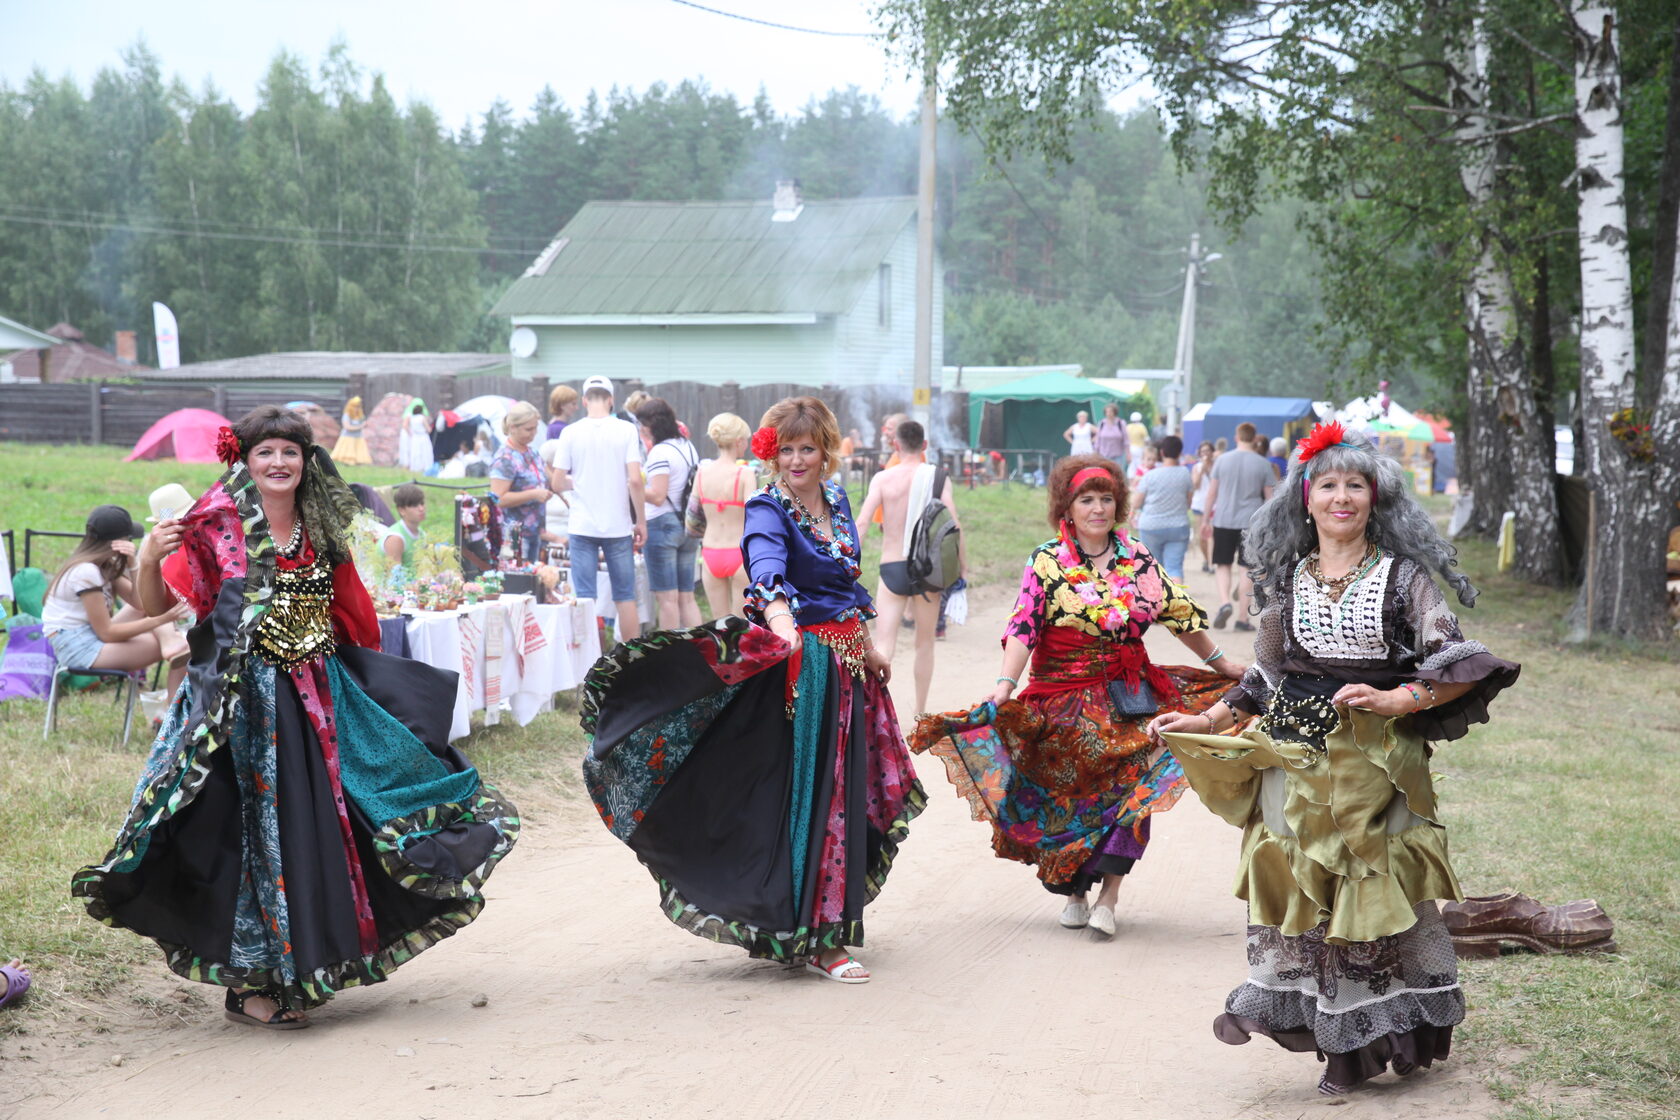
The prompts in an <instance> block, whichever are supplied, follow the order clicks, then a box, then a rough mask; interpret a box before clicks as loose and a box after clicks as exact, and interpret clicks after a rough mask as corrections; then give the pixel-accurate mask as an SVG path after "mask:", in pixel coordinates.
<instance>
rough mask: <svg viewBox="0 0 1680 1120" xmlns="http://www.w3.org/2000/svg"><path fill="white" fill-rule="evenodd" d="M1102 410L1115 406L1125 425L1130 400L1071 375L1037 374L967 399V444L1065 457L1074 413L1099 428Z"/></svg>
mask: <svg viewBox="0 0 1680 1120" xmlns="http://www.w3.org/2000/svg"><path fill="white" fill-rule="evenodd" d="M1105 404H1116V405H1119V406H1120V414H1121V417H1122V419H1124V418H1125V417H1126V416H1127V415H1129V413H1128V412H1127V409H1129V408H1130V407H1131V404H1132V398H1131V397H1128V396H1126V395H1125V394H1123V393H1118V392H1116V391H1114V390H1113V389H1110V388H1107V387H1105V386H1103V385H1099V384H1097V383H1096V382H1095V381H1093V380H1091V379H1089V378H1084V377H1075V376H1073V375H1072V374H1070V373H1040V374H1037V375H1035V376H1032V377H1023V378H1021V379H1020V380H1018V381H1008V382H1005V383H1004V384H1002V385H994V386H992V387H991V388H988V389H976V390H975V391H974V392H972V393H970V394H969V395H968V438H969V443H970V444H971V445H973V446H975V447H993V448H1008V449H1010V450H1019V451H1046V452H1049V453H1050V454H1051V455H1055V456H1062V455H1066V454H1067V451H1068V445H1067V440H1065V439H1063V438H1062V433H1063V432H1065V431H1067V430H1068V425H1070V424H1072V423H1073V418H1074V413H1076V412H1078V411H1080V410H1081V409H1083V410H1085V411H1086V412H1088V413H1090V414H1091V422H1092V423H1097V422H1099V421H1101V420H1102V410H1103V405H1105Z"/></svg>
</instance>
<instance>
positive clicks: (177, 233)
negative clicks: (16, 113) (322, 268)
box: [0, 212, 517, 256]
mask: <svg viewBox="0 0 1680 1120" xmlns="http://www.w3.org/2000/svg"><path fill="white" fill-rule="evenodd" d="M0 222H21V223H23V224H25V225H34V226H53V227H59V228H65V229H108V230H121V231H124V232H127V233H144V234H152V235H155V236H160V237H208V238H212V239H215V240H218V241H258V242H263V243H266V244H272V245H316V246H323V247H331V248H339V249H403V250H407V251H410V252H415V253H470V254H472V255H474V256H482V255H484V254H486V253H509V252H517V250H510V249H489V248H486V247H484V246H482V245H446V244H433V243H427V242H423V241H417V242H414V243H413V244H409V243H407V242H399V241H354V240H351V239H349V238H343V237H282V236H278V235H275V234H262V233H231V232H227V231H224V230H200V229H175V228H171V227H168V226H156V225H139V224H136V223H133V222H109V221H82V220H78V219H74V218H35V217H30V216H28V215H24V214H7V213H4V212H0Z"/></svg>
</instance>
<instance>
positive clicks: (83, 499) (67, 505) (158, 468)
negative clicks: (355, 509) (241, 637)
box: [0, 443, 454, 576]
mask: <svg viewBox="0 0 1680 1120" xmlns="http://www.w3.org/2000/svg"><path fill="white" fill-rule="evenodd" d="M124 454H125V452H124V451H123V449H122V448H120V447H106V446H70V447H66V446H55V445H50V444H39V443H6V444H0V529H11V530H13V531H14V532H15V533H16V541H17V550H18V555H17V556H14V557H12V558H11V560H12V567H13V569H17V568H20V567H22V566H23V531H24V530H25V529H50V530H56V531H62V532H70V533H80V532H81V531H82V530H83V528H84V526H85V525H86V522H87V515H88V511H90V510H91V509H93V507H95V506H100V505H107V504H110V505H119V506H123V507H124V508H126V509H127V510H128V512H129V513H130V514H131V515H132V516H133V517H134V519H135V520H137V521H140V522H142V523H144V522H145V520H146V517H147V516H148V515H149V514H150V512H151V509H150V507H149V506H148V505H147V504H146V497H147V495H149V494H150V493H151V492H152V491H153V490H155V489H157V488H158V487H159V486H162V485H164V484H165V483H168V482H179V483H180V484H181V485H182V486H185V487H186V488H187V492H188V493H190V494H192V495H193V496H194V497H197V496H198V495H199V494H201V493H203V492H204V491H205V490H206V489H207V488H208V487H209V486H210V484H211V483H212V482H215V481H216V479H218V478H220V477H221V474H222V467H221V464H219V463H177V462H175V460H173V459H161V460H152V461H149V462H138V463H125V462H123V461H122V458H123V455H124ZM342 471H343V474H344V477H345V478H346V479H347V480H348V481H350V482H365V483H367V484H368V485H369V486H389V485H391V484H393V483H398V482H408V481H410V480H411V479H412V478H413V477H414V476H413V474H412V473H410V472H408V471H402V470H397V469H395V468H388V467H344V468H342ZM426 496H427V499H428V500H427V502H426V529H427V531H428V532H429V533H431V534H432V538H433V539H434V540H452V539H453V533H454V527H453V525H452V523H451V509H452V506H451V503H450V502H449V501H448V500H447V499H448V498H449V492H448V491H446V490H432V489H428V490H427V491H426ZM75 546H76V542H75V541H72V540H62V539H56V538H49V539H46V540H37V541H36V546H35V555H34V556H33V558H32V562H33V563H34V566H35V567H37V568H41V569H44V570H45V571H46V572H47V574H48V575H49V576H50V575H51V574H52V573H53V572H54V571H55V570H56V569H57V567H58V565H59V564H61V563H62V562H63V561H64V559H65V557H67V556H69V555H70V550H71V549H73V548H74V547H75Z"/></svg>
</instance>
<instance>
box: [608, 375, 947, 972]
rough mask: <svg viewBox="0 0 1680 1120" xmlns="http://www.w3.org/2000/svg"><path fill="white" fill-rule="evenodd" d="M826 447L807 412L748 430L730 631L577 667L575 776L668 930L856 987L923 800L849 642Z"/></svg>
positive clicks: (886, 704)
mask: <svg viewBox="0 0 1680 1120" xmlns="http://www.w3.org/2000/svg"><path fill="white" fill-rule="evenodd" d="M839 448H840V431H839V426H838V425H837V424H836V423H835V419H834V414H833V413H832V412H830V411H829V409H828V406H827V405H825V404H823V402H822V401H820V400H817V399H816V398H815V397H793V398H789V399H787V400H783V401H780V402H778V403H777V404H776V405H774V406H773V407H772V408H771V409H770V410H769V411H768V412H766V413H765V414H764V419H763V421H762V426H761V427H760V428H759V430H758V432H757V433H756V434H755V435H754V436H753V441H752V450H753V454H754V455H756V456H757V457H758V458H759V459H760V460H762V461H763V462H764V464H765V466H766V467H767V468H769V469H770V470H771V471H773V472H774V473H773V475H772V477H771V480H770V482H769V483H768V484H766V485H765V487H764V488H763V489H762V490H760V491H759V492H758V493H756V494H754V495H753V496H752V497H751V498H750V499H748V500H747V505H746V527H745V530H744V532H743V535H742V538H741V549H742V552H743V553H744V555H745V558H746V566H747V572H748V575H749V578H750V579H751V581H752V582H751V584H750V585H749V587H748V588H747V594H746V604H745V614H746V616H747V617H746V618H744V619H743V618H740V617H736V616H730V617H726V618H721V619H718V620H717V621H715V622H711V623H708V624H706V625H705V626H698V627H693V628H690V629H685V630H660V631H655V632H653V633H651V634H649V635H647V636H646V637H643V638H640V639H636V640H632V641H630V642H627V643H624V644H622V645H620V646H619V647H617V648H616V649H615V650H614V651H613V652H612V653H611V654H609V655H607V656H605V657H603V658H601V660H600V661H598V662H596V664H595V666H594V668H593V669H591V670H590V673H589V676H588V678H587V679H586V681H585V682H584V704H583V727H584V730H585V731H586V732H588V733H589V734H591V735H592V736H593V744H592V746H591V748H590V750H589V752H588V754H587V755H586V756H585V759H584V766H583V770H584V779H585V781H586V782H587V784H588V787H589V792H590V796H591V797H592V798H593V799H594V801H595V806H596V808H597V809H598V810H599V811H600V813H601V818H602V820H603V821H605V822H606V825H607V827H608V828H609V829H611V830H612V831H613V833H614V834H615V835H617V836H618V837H619V839H621V840H623V841H624V842H625V843H626V844H628V845H629V846H630V847H631V849H632V850H634V851H635V852H636V854H637V856H638V857H639V858H640V859H641V861H642V863H643V864H644V865H645V866H646V867H647V868H648V870H649V871H650V872H651V873H652V874H653V877H654V879H655V881H656V882H657V883H658V884H659V891H660V908H661V909H662V910H663V911H664V913H665V916H666V917H668V918H670V919H671V921H673V922H675V923H676V924H677V925H679V926H681V927H682V928H684V929H687V930H689V931H690V932H691V933H694V934H696V935H698V936H700V937H704V938H707V939H709V940H712V941H717V942H720V943H723V944H729V945H737V946H740V947H741V948H744V949H746V950H747V951H748V953H750V954H751V955H752V956H755V957H765V958H770V959H774V960H781V961H789V962H794V961H803V962H804V963H805V965H806V967H807V968H808V969H809V970H810V971H812V972H814V973H816V974H818V975H821V976H825V977H827V978H829V979H831V980H837V981H839V982H841V983H845V984H861V983H864V982H865V981H867V980H868V979H869V973H868V971H867V970H866V969H864V967H863V966H862V965H861V964H859V963H858V962H857V961H856V960H854V959H853V958H852V957H851V956H850V954H849V953H848V952H847V947H848V946H851V945H861V944H862V943H863V908H864V905H865V904H866V903H868V902H869V901H870V900H872V899H873V898H874V897H875V896H876V895H877V894H878V893H880V890H881V886H882V884H883V883H884V882H885V881H886V877H887V872H888V871H889V870H890V869H891V867H892V861H893V856H894V854H895V853H896V852H897V850H898V845H899V843H900V842H901V841H902V840H903V838H904V836H905V834H906V833H907V832H908V830H909V823H910V820H911V818H913V817H915V816H916V814H918V813H920V812H921V811H922V808H923V806H924V805H925V804H926V798H925V796H924V795H923V792H922V787H921V785H920V784H919V783H918V782H917V781H916V775H915V770H914V769H913V768H912V766H911V763H910V753H909V751H908V749H907V748H906V747H905V744H904V737H903V735H902V734H901V733H900V731H899V726H898V716H897V714H896V713H895V712H894V710H893V704H892V698H891V697H890V696H889V695H888V693H887V688H886V684H887V680H888V678H889V677H890V675H891V670H890V668H889V666H888V664H887V661H886V658H885V657H883V656H882V655H881V654H880V653H879V652H877V651H876V650H875V648H874V645H873V643H872V642H871V641H870V637H869V631H868V629H867V628H866V627H865V626H864V622H865V620H867V619H869V618H873V617H874V615H875V609H874V606H873V604H872V603H871V601H870V598H869V594H868V592H866V591H865V590H864V589H863V587H862V585H860V584H859V583H858V531H857V525H856V524H855V523H854V522H853V520H852V511H851V506H850V504H849V503H848V502H847V500H846V494H845V491H843V490H841V489H840V488H839V487H838V486H836V485H834V484H833V483H830V482H827V481H825V480H826V479H827V478H828V477H829V476H831V475H832V474H833V473H834V472H835V470H836V468H837V466H838V462H839ZM749 620H750V621H749ZM724 822H727V823H726V824H724ZM720 826H721V827H720Z"/></svg>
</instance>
